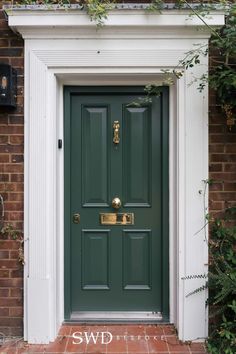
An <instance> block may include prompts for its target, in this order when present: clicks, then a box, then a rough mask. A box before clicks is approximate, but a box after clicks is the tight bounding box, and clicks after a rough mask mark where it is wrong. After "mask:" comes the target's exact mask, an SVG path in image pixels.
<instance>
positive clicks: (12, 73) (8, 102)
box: [0, 63, 17, 107]
mask: <svg viewBox="0 0 236 354" xmlns="http://www.w3.org/2000/svg"><path fill="white" fill-rule="evenodd" d="M16 92H17V87H16V70H15V69H13V68H12V67H11V65H8V64H1V63H0V106H5V107H16Z"/></svg>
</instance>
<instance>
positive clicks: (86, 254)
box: [81, 230, 110, 290]
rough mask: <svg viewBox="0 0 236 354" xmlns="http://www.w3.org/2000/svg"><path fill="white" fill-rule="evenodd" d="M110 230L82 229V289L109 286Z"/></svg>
mask: <svg viewBox="0 0 236 354" xmlns="http://www.w3.org/2000/svg"><path fill="white" fill-rule="evenodd" d="M109 239H110V230H82V252H81V254H82V267H81V273H82V274H81V278H82V289H84V290H99V289H102V290H104V289H106V290H108V289H109V288H110V286H109V269H110V264H109V263H110V247H109Z"/></svg>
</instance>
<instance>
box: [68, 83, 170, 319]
mask: <svg viewBox="0 0 236 354" xmlns="http://www.w3.org/2000/svg"><path fill="white" fill-rule="evenodd" d="M142 95H143V88H140V87H100V88H94V87H90V88H89V87H66V88H65V318H66V319H71V318H73V316H74V315H75V314H76V313H80V312H81V313H82V312H87V313H89V312H93V311H101V312H107V311H123V312H126V311H129V312H130V311H133V312H134V313H135V312H140V311H141V312H147V313H148V312H150V313H152V312H158V313H161V314H162V315H163V319H167V318H168V303H169V299H168V89H167V88H162V89H161V93H160V96H159V97H153V99H152V102H151V103H147V104H142V105H141V106H137V105H135V104H134V102H135V101H137V100H138V99H139V98H140V97H141V96H142ZM114 198H119V199H120V201H121V206H120V207H119V205H118V204H116V205H115V201H117V200H115V201H114V206H112V201H113V199H114ZM115 206H116V207H117V208H115ZM75 214H79V215H75ZM108 214H111V215H108ZM117 214H118V215H117Z"/></svg>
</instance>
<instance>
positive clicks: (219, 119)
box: [0, 1, 236, 335]
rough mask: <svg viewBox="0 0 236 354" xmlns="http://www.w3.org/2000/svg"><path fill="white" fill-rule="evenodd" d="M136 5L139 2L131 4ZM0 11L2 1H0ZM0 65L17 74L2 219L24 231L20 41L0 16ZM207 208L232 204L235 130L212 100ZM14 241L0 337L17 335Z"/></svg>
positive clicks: (3, 280) (2, 143)
mask: <svg viewBox="0 0 236 354" xmlns="http://www.w3.org/2000/svg"><path fill="white" fill-rule="evenodd" d="M135 2H139V1H135ZM0 8H1V1H0ZM0 63H9V64H11V65H12V66H13V67H14V68H16V69H17V87H18V96H17V109H16V110H9V109H6V108H5V109H4V108H0V194H1V195H2V196H3V197H4V201H5V211H6V213H5V220H6V221H7V222H9V223H11V224H13V225H14V227H15V228H16V229H17V230H19V231H22V229H23V144H24V138H23V79H24V76H23V75H24V70H23V41H22V40H21V39H20V38H19V37H18V36H17V35H15V34H14V33H13V32H12V31H11V30H10V29H9V28H8V26H7V21H6V18H5V16H4V14H3V12H1V11H0ZM209 119H210V136H209V138H210V146H209V150H210V166H209V169H210V178H213V179H214V180H216V181H217V183H214V184H213V185H212V186H211V187H210V208H211V211H213V212H219V211H220V210H222V209H224V208H226V207H228V206H231V205H233V204H234V205H235V204H236V128H235V127H234V128H233V130H232V132H229V131H228V128H227V127H226V121H225V118H224V117H223V114H222V112H221V109H220V107H219V106H217V104H216V100H215V96H214V94H213V93H211V99H210V118H209ZM18 248H19V242H17V241H14V240H11V239H10V238H9V237H6V236H3V235H0V332H3V333H5V334H6V335H21V334H22V308H23V307H22V298H23V296H22V266H21V265H20V263H19V262H18V251H17V249H18Z"/></svg>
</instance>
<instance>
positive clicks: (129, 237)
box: [123, 230, 151, 290]
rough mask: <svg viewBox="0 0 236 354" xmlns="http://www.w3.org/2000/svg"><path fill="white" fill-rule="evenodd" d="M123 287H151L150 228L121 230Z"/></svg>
mask: <svg viewBox="0 0 236 354" xmlns="http://www.w3.org/2000/svg"><path fill="white" fill-rule="evenodd" d="M123 287H124V289H125V290H150V289H151V230H124V231H123Z"/></svg>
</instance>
